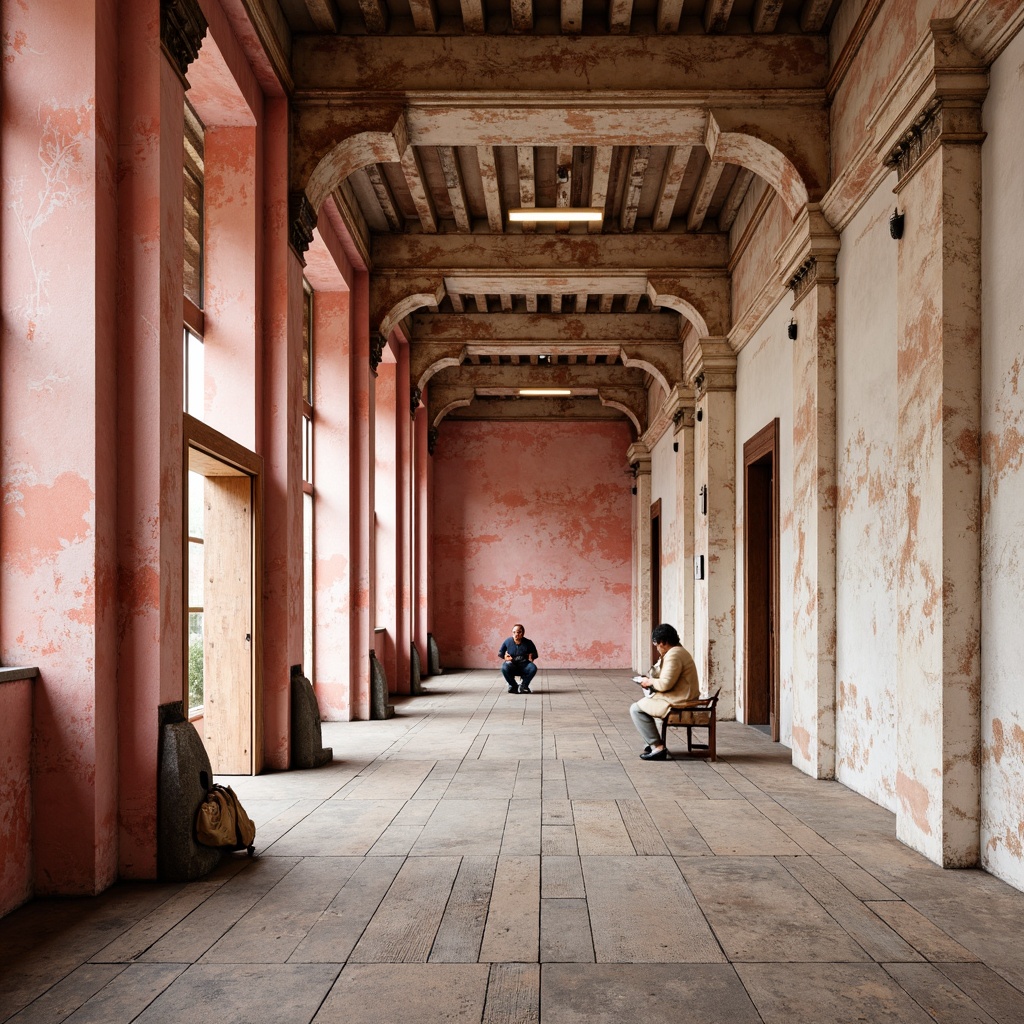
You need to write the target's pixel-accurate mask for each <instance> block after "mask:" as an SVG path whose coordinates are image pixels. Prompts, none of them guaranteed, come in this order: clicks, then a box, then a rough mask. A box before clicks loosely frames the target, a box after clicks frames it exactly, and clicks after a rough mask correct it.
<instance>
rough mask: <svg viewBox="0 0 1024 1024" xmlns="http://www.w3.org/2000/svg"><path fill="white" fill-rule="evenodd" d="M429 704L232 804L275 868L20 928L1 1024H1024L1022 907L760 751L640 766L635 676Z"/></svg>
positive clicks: (3, 926) (458, 691) (1015, 897)
mask: <svg viewBox="0 0 1024 1024" xmlns="http://www.w3.org/2000/svg"><path fill="white" fill-rule="evenodd" d="M426 691H427V692H426V693H424V694H423V695H420V696H417V697H412V698H399V699H398V701H397V716H396V717H395V718H393V719H391V720H389V721H386V722H356V723H345V724H338V723H332V724H326V725H325V726H324V734H325V735H324V740H325V743H327V744H331V745H333V747H334V753H335V758H336V760H335V761H334V763H333V764H332V765H330V766H328V767H326V768H323V769H320V770H315V771H304V772H289V773H281V774H271V775H265V776H262V777H257V778H251V779H249V778H238V779H231V780H228V781H230V783H231V784H232V786H234V788H235V789H236V791H237V792H238V793H239V795H240V796H241V798H242V800H243V802H244V803H245V805H246V808H247V809H248V810H249V811H250V813H251V814H252V816H253V818H254V819H255V820H256V822H257V825H258V827H259V831H258V835H257V850H258V857H257V859H256V860H254V861H250V860H248V859H247V858H245V857H244V856H236V857H233V858H232V859H230V860H229V861H227V862H225V863H224V864H223V865H222V867H221V868H220V869H219V870H218V871H217V872H216V873H215V874H214V875H212V876H209V877H208V878H206V879H204V880H202V881H200V882H196V883H193V884H190V885H168V884H124V883H122V884H118V885H116V886H115V887H114V888H112V889H110V890H108V891H107V892H105V893H103V894H102V895H101V896H99V897H96V898H94V899H87V900H39V901H36V902H34V903H31V904H29V905H27V906H25V907H22V908H21V909H20V910H17V911H15V912H14V913H12V914H10V915H9V916H7V917H6V918H4V919H3V920H2V921H0V965H2V966H0V1020H8V1019H10V1020H16V1021H32V1022H43V1021H46V1022H58V1021H64V1020H68V1021H73V1022H75V1024H81V1022H85V1021H90V1022H103V1024H120V1022H125V1024H127V1022H128V1021H140V1022H146V1024H155V1022H161V1024H163V1022H167V1024H172V1022H173V1024H186V1022H192V1021H196V1022H199V1021H202V1022H213V1021H216V1022H218V1024H257V1022H264V1021H266V1022H276V1024H298V1022H307V1021H311V1020H315V1021H318V1022H342V1021H344V1022H346V1024H383V1022H388V1024H390V1022H398V1021H402V1022H408V1024H434V1022H441V1021H446V1022H447V1021H457V1022H463V1021H465V1022H483V1024H526V1022H536V1021H542V1022H543V1024H577V1022H578V1024H582V1022H587V1024H603V1022H628V1024H633V1022H642V1024H659V1022H668V1021H672V1022H687V1021H695V1022H697V1021H699V1022H701V1024H747V1022H757V1021H763V1022H766V1024H804V1022H806V1024H812V1022H813V1024H830V1022H844V1024H845V1022H850V1021H866V1022H882V1021H884V1022H893V1024H895V1022H900V1024H917V1022H920V1024H925V1022H928V1021H933V1020H934V1021H939V1022H941V1024H965V1022H972V1024H974V1022H991V1021H997V1022H1001V1024H1011V1022H1021V1021H1024V994H1022V991H1024V948H1022V942H1021V921H1022V920H1024V893H1020V892H1018V891H1016V890H1014V889H1012V888H1011V887H1009V886H1007V885H1005V884H1003V883H1002V882H1000V881H998V880H997V879H995V878H994V877H992V876H990V875H986V874H984V873H982V872H980V871H946V872H944V871H941V870H940V869H939V868H937V867H935V866H934V865H933V864H931V863H929V862H928V861H926V860H925V859H924V858H922V857H920V856H918V855H917V854H916V853H914V852H912V851H911V850H910V849H908V848H907V847H906V846H904V845H902V844H901V843H899V842H898V841H897V840H896V838H895V836H894V834H893V833H894V827H895V824H894V822H895V819H894V817H893V815H891V814H889V813H888V812H886V811H884V810H882V809H881V808H879V807H877V806H875V805H874V804H872V803H870V802H869V801H867V800H865V799H863V798H861V797H859V796H856V795H855V794H853V793H852V792H850V791H849V790H847V789H845V788H844V787H843V786H841V785H838V784H837V783H834V782H818V781H815V780H813V779H811V778H809V777H808V776H806V775H803V774H801V773H800V772H798V771H797V770H795V769H794V768H792V767H791V766H790V765H789V763H788V753H789V752H788V750H787V749H786V748H784V747H781V746H779V745H778V744H772V743H771V742H770V741H769V740H768V739H767V737H765V736H764V735H762V734H761V733H760V732H757V731H755V730H753V729H750V728H748V727H746V726H743V725H740V724H737V723H733V722H728V723H724V724H722V725H720V727H719V755H720V759H719V761H718V762H717V763H715V764H711V763H709V762H705V761H699V760H684V759H679V760H672V761H669V762H653V763H648V762H643V761H641V760H640V759H639V758H638V756H637V755H638V753H639V750H640V748H641V746H642V744H641V743H639V742H638V738H637V736H636V733H635V731H634V729H633V726H632V724H631V722H630V719H629V715H628V712H627V708H628V705H629V703H630V701H631V700H632V699H633V698H634V696H635V693H636V688H635V687H634V686H633V684H631V683H630V682H629V673H628V671H623V672H621V673H616V672H603V671H602V672H598V671H593V672H576V671H548V672H546V671H543V670H542V671H540V672H539V673H538V677H537V679H536V681H535V683H534V691H535V692H534V693H533V694H531V695H511V694H508V693H506V691H505V686H504V684H503V683H502V681H501V678H500V676H499V674H498V672H497V670H495V671H493V672H492V671H472V672H451V673H450V674H445V675H442V676H437V677H433V678H431V679H429V680H428V681H427V684H426ZM683 737H684V734H683V733H682V732H681V731H678V730H677V731H675V734H673V735H670V743H669V746H670V749H673V748H674V749H677V750H678V749H679V747H680V742H681V740H683ZM67 841H68V842H74V841H75V837H74V836H73V835H68V837H67Z"/></svg>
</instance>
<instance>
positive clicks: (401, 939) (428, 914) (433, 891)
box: [349, 857, 460, 964]
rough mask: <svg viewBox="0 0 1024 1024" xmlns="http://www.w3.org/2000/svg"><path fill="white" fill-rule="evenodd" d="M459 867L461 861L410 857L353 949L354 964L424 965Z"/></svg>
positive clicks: (352, 958)
mask: <svg viewBox="0 0 1024 1024" xmlns="http://www.w3.org/2000/svg"><path fill="white" fill-rule="evenodd" d="M459 863H460V858H458V857H408V858H407V859H406V861H405V863H404V864H403V865H402V869H401V870H400V871H399V872H398V875H397V877H396V878H395V880H394V882H393V883H392V884H391V888H390V889H389V890H388V892H387V895H386V896H385V897H384V899H383V900H382V901H381V904H380V906H379V907H378V908H377V912H376V913H375V914H374V915H373V917H372V918H371V919H370V923H369V924H368V925H367V926H366V931H364V932H363V935H362V938H360V940H359V941H358V942H357V943H356V948H355V949H354V950H352V955H351V956H350V957H349V959H350V961H352V962H354V963H363V964H403V963H425V962H426V960H427V957H428V955H429V954H430V948H431V946H432V945H433V944H434V936H435V935H436V934H437V930H438V928H439V926H440V924H441V917H442V915H443V914H444V910H445V907H446V906H447V904H448V897H449V895H450V894H451V891H452V886H453V885H454V884H455V876H456V874H457V873H458V870H459Z"/></svg>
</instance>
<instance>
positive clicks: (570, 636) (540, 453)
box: [432, 421, 649, 672]
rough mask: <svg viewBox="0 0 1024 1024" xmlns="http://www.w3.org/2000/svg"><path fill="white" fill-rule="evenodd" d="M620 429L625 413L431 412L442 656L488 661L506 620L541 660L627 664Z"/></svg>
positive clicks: (626, 521) (626, 486)
mask: <svg viewBox="0 0 1024 1024" xmlns="http://www.w3.org/2000/svg"><path fill="white" fill-rule="evenodd" d="M629 441H630V437H629V427H628V426H627V425H626V424H625V423H613V424H604V423H601V424H597V423H571V422H565V423H546V422H542V423H532V424H523V423H478V422H455V421H445V422H444V423H442V425H441V428H440V433H439V437H438V443H437V447H436V449H435V454H434V460H433V461H434V503H433V523H434V529H433V536H434V542H433V543H434V550H433V564H432V568H433V578H434V579H433V587H434V633H435V634H436V636H437V642H438V645H439V646H440V649H441V651H442V653H443V656H444V660H445V664H446V665H458V666H464V667H469V668H477V667H479V668H483V667H493V668H494V669H495V672H497V668H498V659H497V651H498V647H499V646H500V645H501V641H502V640H503V639H504V638H505V637H506V636H508V634H509V632H510V630H511V626H512V624H513V623H514V622H522V623H524V625H525V626H526V634H527V636H529V637H530V638H531V639H532V640H533V641H534V642H535V643H536V644H537V646H538V648H539V651H540V661H539V664H540V666H541V667H542V668H544V667H550V668H626V667H628V666H629V665H630V663H631V652H630V572H631V557H630V552H631V542H630V500H631V495H630V485H631V479H630V477H629V476H628V475H627V473H626V468H627V467H626V449H627V447H628V446H629ZM648 514H649V513H648Z"/></svg>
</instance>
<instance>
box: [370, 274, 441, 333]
mask: <svg viewBox="0 0 1024 1024" xmlns="http://www.w3.org/2000/svg"><path fill="white" fill-rule="evenodd" d="M444 294H445V292H444V285H443V284H441V285H439V286H438V288H437V291H436V292H414V293H413V294H412V295H406V296H405V298H402V299H399V300H398V301H397V302H396V303H395V304H394V305H393V306H392V307H391V308H390V309H389V310H388V311H387V312H386V313H385V314H384V317H383V318H382V319H381V322H380V333H381V334H383V335H384V337H385V338H389V337H391V332H392V331H393V330H394V329H395V328H396V327H397V326H398V324H399V323H400V322H401V321H402V320H403V319H404V318H405V317H407V316H408V315H409V314H410V313H413V312H415V311H416V310H417V309H422V308H423V307H424V306H436V305H437V304H438V303H439V302H440V301H441V299H443V298H444Z"/></svg>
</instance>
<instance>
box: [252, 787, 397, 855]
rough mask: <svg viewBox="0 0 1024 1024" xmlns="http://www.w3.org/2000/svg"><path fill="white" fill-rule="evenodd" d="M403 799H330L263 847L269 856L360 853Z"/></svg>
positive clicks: (392, 814)
mask: <svg viewBox="0 0 1024 1024" xmlns="http://www.w3.org/2000/svg"><path fill="white" fill-rule="evenodd" d="M404 803H405V801H403V800H337V799H335V800H330V801H327V802H326V803H323V804H321V805H320V806H319V807H318V808H317V809H316V810H315V811H313V812H312V813H311V814H310V815H309V816H308V817H306V818H304V819H303V820H302V821H300V822H299V823H298V824H296V825H295V827H294V828H292V829H291V830H290V831H289V832H288V833H287V834H285V835H283V836H282V837H281V838H280V839H278V840H277V842H276V843H274V844H273V846H271V847H270V848H269V850H267V853H268V854H269V855H271V856H273V857H292V856H304V855H306V854H308V853H309V852H310V851H311V850H315V851H316V853H317V855H318V856H321V857H363V856H365V855H366V852H367V851H368V850H369V849H370V847H371V846H373V844H374V843H375V842H377V840H378V839H380V837H381V835H382V834H383V832H384V829H386V828H387V827H388V825H390V824H391V822H392V821H393V820H394V817H395V815H396V814H398V812H399V811H401V809H402V807H403V805H404Z"/></svg>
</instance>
